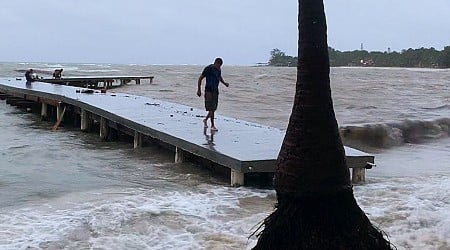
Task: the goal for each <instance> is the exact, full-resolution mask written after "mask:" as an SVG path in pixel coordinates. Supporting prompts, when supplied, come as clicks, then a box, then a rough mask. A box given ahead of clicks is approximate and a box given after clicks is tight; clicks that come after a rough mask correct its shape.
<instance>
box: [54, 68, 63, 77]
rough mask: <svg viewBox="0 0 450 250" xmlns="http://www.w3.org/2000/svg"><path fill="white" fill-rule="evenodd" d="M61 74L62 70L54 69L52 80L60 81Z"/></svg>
mask: <svg viewBox="0 0 450 250" xmlns="http://www.w3.org/2000/svg"><path fill="white" fill-rule="evenodd" d="M62 72H63V69H55V71H54V72H53V78H54V79H61V74H62Z"/></svg>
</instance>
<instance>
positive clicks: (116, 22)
mask: <svg viewBox="0 0 450 250" xmlns="http://www.w3.org/2000/svg"><path fill="white" fill-rule="evenodd" d="M0 1H1V2H0V32H1V36H0V61H3V62H61V63H64V62H65V63H67V62H81V63H136V64H201V65H203V64H207V63H210V62H212V60H213V59H214V58H215V57H217V56H220V57H223V58H224V61H225V63H226V64H233V65H253V64H255V63H258V62H267V61H268V59H269V58H270V51H271V50H272V49H274V48H279V49H280V50H282V51H284V52H285V53H286V54H288V55H293V56H296V55H297V36H298V31H297V4H298V3H297V0H289V1H288V0H221V1H217V0H127V1H124V0H0ZM324 2H325V11H326V15H327V22H328V44H329V46H331V47H333V48H335V49H338V50H341V51H347V50H357V49H360V46H361V43H363V45H364V49H366V50H368V51H387V49H388V48H390V49H391V51H401V50H402V49H407V48H420V47H426V48H429V47H434V48H436V49H438V50H442V49H443V48H444V46H448V45H450V14H449V13H450V0H430V1H423V0H420V1H419V0H325V1H324Z"/></svg>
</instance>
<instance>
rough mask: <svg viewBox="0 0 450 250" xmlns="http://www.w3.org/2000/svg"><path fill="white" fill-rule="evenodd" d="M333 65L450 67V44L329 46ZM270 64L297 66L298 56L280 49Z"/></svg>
mask: <svg viewBox="0 0 450 250" xmlns="http://www.w3.org/2000/svg"><path fill="white" fill-rule="evenodd" d="M328 53H329V57H330V66H331V67H342V66H370V67H407V68H450V46H446V47H445V48H444V49H443V50H442V51H439V50H436V49H435V48H423V47H422V48H419V49H411V48H410V49H407V50H402V51H401V52H395V51H394V52H386V51H385V52H380V51H371V52H369V51H366V50H354V51H339V50H336V49H333V48H331V47H328ZM270 55H271V57H270V59H269V62H268V65H269V66H288V67H296V66H297V57H294V56H289V55H286V53H285V52H283V51H281V50H280V49H278V48H277V49H273V50H272V51H271V52H270Z"/></svg>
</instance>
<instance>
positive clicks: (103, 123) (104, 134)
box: [100, 117, 109, 140]
mask: <svg viewBox="0 0 450 250" xmlns="http://www.w3.org/2000/svg"><path fill="white" fill-rule="evenodd" d="M108 132H109V127H108V120H107V119H106V118H104V117H101V118H100V138H101V139H102V140H106V139H108Z"/></svg>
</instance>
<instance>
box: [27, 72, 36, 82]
mask: <svg viewBox="0 0 450 250" xmlns="http://www.w3.org/2000/svg"><path fill="white" fill-rule="evenodd" d="M33 74H34V72H33V69H29V70H27V71H26V72H25V79H26V80H27V82H34V81H35V78H34V77H33Z"/></svg>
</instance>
